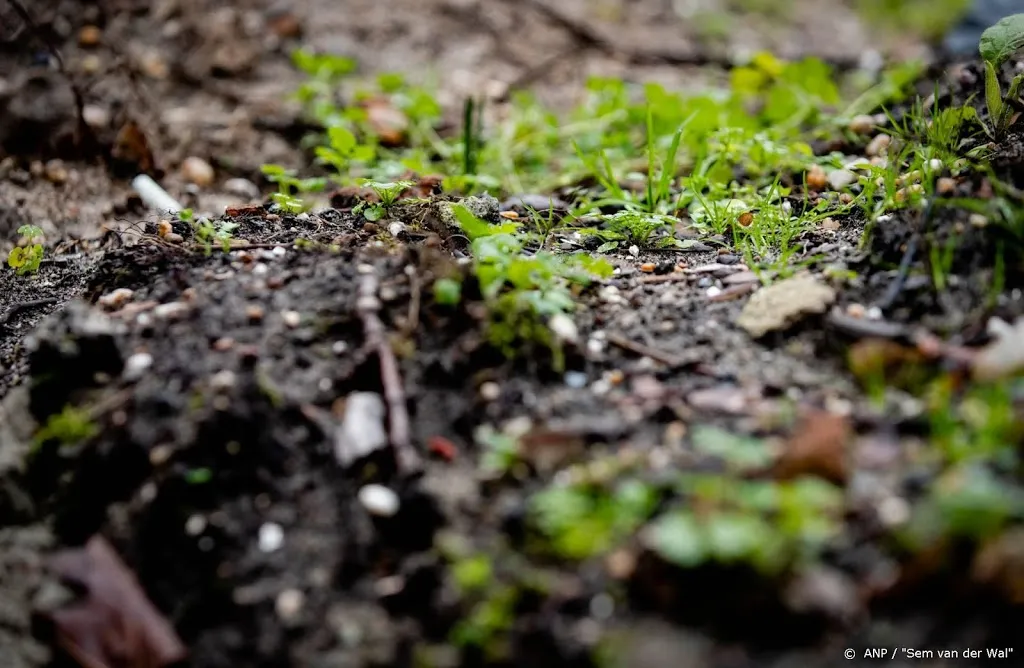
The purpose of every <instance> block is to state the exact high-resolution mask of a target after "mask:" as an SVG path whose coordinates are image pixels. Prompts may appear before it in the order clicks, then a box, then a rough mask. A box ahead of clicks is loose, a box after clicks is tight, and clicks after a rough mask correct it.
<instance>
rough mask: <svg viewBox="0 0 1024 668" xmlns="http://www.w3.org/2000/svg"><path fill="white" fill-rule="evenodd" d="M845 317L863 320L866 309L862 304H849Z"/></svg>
mask: <svg viewBox="0 0 1024 668" xmlns="http://www.w3.org/2000/svg"><path fill="white" fill-rule="evenodd" d="M846 315H848V316H850V317H851V318H864V317H866V316H867V309H866V308H864V305H863V304H850V305H848V306H847V307H846Z"/></svg>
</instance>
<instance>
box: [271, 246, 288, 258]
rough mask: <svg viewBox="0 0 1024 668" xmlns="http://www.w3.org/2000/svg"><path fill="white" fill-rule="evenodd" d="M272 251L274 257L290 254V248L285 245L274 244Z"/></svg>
mask: <svg viewBox="0 0 1024 668" xmlns="http://www.w3.org/2000/svg"><path fill="white" fill-rule="evenodd" d="M270 252H271V253H272V254H273V255H274V257H284V256H285V255H287V254H288V250H287V249H286V248H285V247H284V246H274V247H273V248H272V249H271V250H270Z"/></svg>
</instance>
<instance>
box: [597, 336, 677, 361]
mask: <svg viewBox="0 0 1024 668" xmlns="http://www.w3.org/2000/svg"><path fill="white" fill-rule="evenodd" d="M608 343H610V344H612V345H613V346H616V347H618V348H622V349H623V350H627V351H629V352H631V353H634V354H636V355H640V356H642V357H650V358H651V359H652V360H654V361H655V362H661V363H662V364H664V365H666V366H670V367H680V366H686V364H687V363H688V360H684V359H681V358H679V357H676V356H675V355H672V354H671V353H666V352H664V351H661V350H658V349H656V348H651V347H650V346H645V345H644V344H642V343H637V342H636V341H633V340H631V339H627V338H626V337H625V336H622V335H621V334H615V333H611V334H608Z"/></svg>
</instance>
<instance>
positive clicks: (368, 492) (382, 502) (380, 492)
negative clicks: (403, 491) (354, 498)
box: [359, 484, 401, 517]
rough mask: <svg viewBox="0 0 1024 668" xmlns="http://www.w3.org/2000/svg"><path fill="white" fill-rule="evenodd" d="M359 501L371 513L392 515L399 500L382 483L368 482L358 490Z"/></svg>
mask: <svg viewBox="0 0 1024 668" xmlns="http://www.w3.org/2000/svg"><path fill="white" fill-rule="evenodd" d="M359 503H361V504H363V507H364V508H366V510H367V511H368V512H369V513H370V514H371V515H376V516H378V517H393V516H394V515H395V514H396V513H398V508H399V506H400V505H401V502H400V501H399V499H398V495H397V494H395V493H394V491H392V490H391V489H390V488H388V487H385V486H384V485H377V484H370V485H366V486H364V487H363V488H362V489H360V490H359Z"/></svg>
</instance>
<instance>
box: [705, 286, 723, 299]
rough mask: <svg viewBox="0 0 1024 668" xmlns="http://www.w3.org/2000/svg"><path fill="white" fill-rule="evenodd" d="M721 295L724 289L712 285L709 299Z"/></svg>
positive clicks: (708, 293)
mask: <svg viewBox="0 0 1024 668" xmlns="http://www.w3.org/2000/svg"><path fill="white" fill-rule="evenodd" d="M720 294H722V288H720V287H718V286H716V285H712V286H711V287H710V288H708V292H707V295H708V297H717V296H718V295H720Z"/></svg>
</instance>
